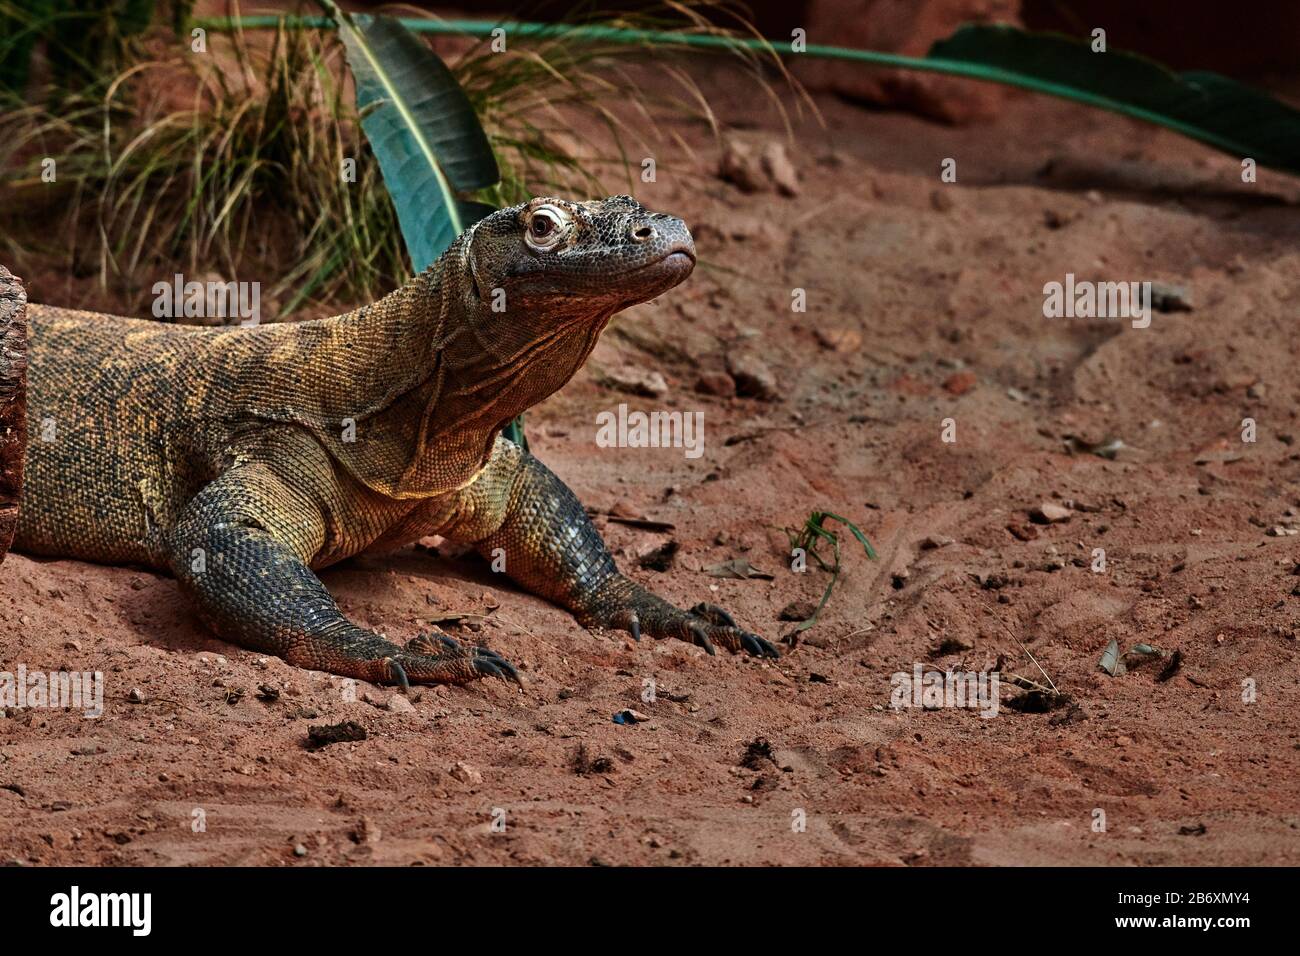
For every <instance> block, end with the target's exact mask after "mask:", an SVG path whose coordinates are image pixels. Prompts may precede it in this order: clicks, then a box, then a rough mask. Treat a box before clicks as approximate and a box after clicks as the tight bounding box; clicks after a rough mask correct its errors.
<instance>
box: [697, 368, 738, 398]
mask: <svg viewBox="0 0 1300 956" xmlns="http://www.w3.org/2000/svg"><path fill="white" fill-rule="evenodd" d="M695 390H696V391H697V392H699V393H700V394H702V395H717V396H719V397H720V398H731V397H732V396H733V395H735V394H736V380H735V379H733V378H732V377H731V376H730V375H728V374H727V373H726V372H702V373H701V374H700V377H699V379H697V380H696V382H695Z"/></svg>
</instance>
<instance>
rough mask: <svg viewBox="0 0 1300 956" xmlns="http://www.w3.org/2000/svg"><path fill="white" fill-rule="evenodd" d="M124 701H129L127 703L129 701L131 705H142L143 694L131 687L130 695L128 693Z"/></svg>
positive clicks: (136, 688)
mask: <svg viewBox="0 0 1300 956" xmlns="http://www.w3.org/2000/svg"><path fill="white" fill-rule="evenodd" d="M126 699H127V700H129V701H130V702H131V703H133V704H143V703H144V692H143V691H142V690H140V688H139V687H132V688H131V693H129V694H127V695H126Z"/></svg>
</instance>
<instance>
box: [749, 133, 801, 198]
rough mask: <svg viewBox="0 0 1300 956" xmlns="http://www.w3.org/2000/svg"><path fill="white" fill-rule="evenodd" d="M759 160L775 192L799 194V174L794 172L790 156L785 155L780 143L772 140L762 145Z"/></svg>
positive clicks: (790, 194) (787, 194) (784, 194)
mask: <svg viewBox="0 0 1300 956" xmlns="http://www.w3.org/2000/svg"><path fill="white" fill-rule="evenodd" d="M759 162H760V164H761V165H762V167H763V172H765V173H767V176H768V178H769V179H770V180H772V185H773V186H775V187H776V191H777V192H779V193H780V194H781V195H782V196H791V197H793V196H797V195H799V175H798V173H796V172H795V170H794V164H792V163H791V162H790V157H789V156H788V155H786V151H785V146H784V145H783V144H782V143H780V142H777V141H775V140H773V141H772V142H770V143H768V144H767V145H766V146H764V147H763V155H762V158H761V159H760V161H759Z"/></svg>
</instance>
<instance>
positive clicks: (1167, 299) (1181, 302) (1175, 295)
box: [1151, 282, 1192, 312]
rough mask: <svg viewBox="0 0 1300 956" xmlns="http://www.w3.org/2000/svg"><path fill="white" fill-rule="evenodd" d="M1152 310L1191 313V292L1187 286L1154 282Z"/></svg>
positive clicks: (1152, 287) (1152, 285)
mask: <svg viewBox="0 0 1300 956" xmlns="http://www.w3.org/2000/svg"><path fill="white" fill-rule="evenodd" d="M1151 308H1153V309H1155V310H1156V311H1157V312H1191V311H1192V293H1191V290H1190V289H1188V288H1187V287H1186V286H1181V285H1169V284H1167V283H1164V282H1152V283H1151Z"/></svg>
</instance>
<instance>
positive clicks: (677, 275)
mask: <svg viewBox="0 0 1300 956" xmlns="http://www.w3.org/2000/svg"><path fill="white" fill-rule="evenodd" d="M694 269H695V253H694V252H693V251H692V250H690V249H687V248H685V247H679V248H677V249H672V250H669V252H668V254H667V255H665V256H664V257H663V258H661V259H657V260H655V261H654V262H649V263H646V264H645V265H643V266H641V267H639V268H637V269H635V270H633V272H632V275H635V276H636V277H638V278H645V279H648V280H650V281H652V282H653V283H654V284H655V285H662V286H663V288H664V289H671V288H672V287H673V286H675V285H677V283H679V282H681V281H682V280H684V279H685V278H686V277H687V276H688V275H690V274H691V272H692V271H694ZM665 283H666V284H665Z"/></svg>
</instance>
